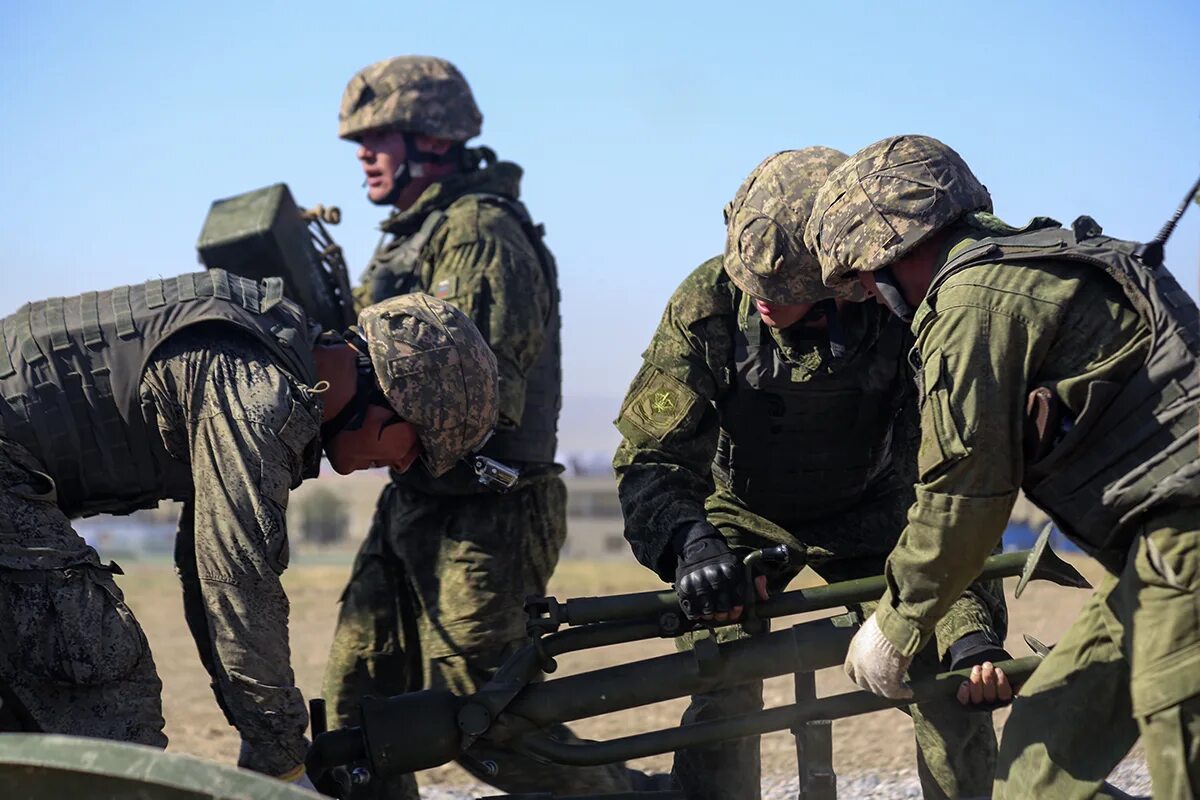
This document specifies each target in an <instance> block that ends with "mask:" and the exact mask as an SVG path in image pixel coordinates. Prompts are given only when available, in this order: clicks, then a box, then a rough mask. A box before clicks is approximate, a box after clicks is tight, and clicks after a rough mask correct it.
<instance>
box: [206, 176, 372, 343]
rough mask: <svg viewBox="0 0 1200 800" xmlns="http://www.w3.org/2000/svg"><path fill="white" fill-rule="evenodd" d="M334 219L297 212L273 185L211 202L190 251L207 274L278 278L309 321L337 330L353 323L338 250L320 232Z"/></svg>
mask: <svg viewBox="0 0 1200 800" xmlns="http://www.w3.org/2000/svg"><path fill="white" fill-rule="evenodd" d="M340 219H341V212H340V211H339V210H338V209H336V208H325V207H323V206H317V207H315V208H313V209H312V210H310V211H301V210H300V207H299V206H297V205H296V201H295V200H293V199H292V193H291V192H290V191H289V190H288V187H287V184H284V183H276V184H273V185H271V186H266V187H263V188H262V189H255V190H254V191H250V192H243V193H242V194H239V195H234V196H233V197H227V198H225V199H223V200H217V201H216V202H214V203H213V204H212V208H211V209H210V210H209V212H208V216H207V217H206V218H205V220H204V227H203V228H202V229H201V231H200V238H199V240H198V241H197V242H196V250H197V251H198V252H199V254H200V260H201V261H202V262H203V263H204V265H205V266H206V267H208V268H209V269H212V268H214V267H220V268H221V269H224V270H228V271H229V272H232V273H234V274H235V275H241V276H243V277H247V278H254V279H256V280H262V279H263V278H269V277H280V278H283V283H284V292H285V294H287V296H288V297H289V298H290V299H292V300H294V301H296V302H297V303H299V304H300V306H301V307H302V308H303V309H304V311H305V313H307V314H308V316H309V317H310V318H311V319H312V320H313V321H315V322H317V323H319V324H320V325H321V327H322V328H323V329H325V330H339V331H340V330H343V329H345V328H346V327H348V326H350V325H352V324H353V323H354V319H355V315H354V309H353V300H352V298H351V296H350V277H349V274H348V272H347V270H346V262H345V259H344V258H343V256H342V249H341V248H340V247H339V246H338V245H337V244H336V243H335V242H334V241H333V237H331V236H330V235H329V231H328V230H327V229H326V228H325V223H329V224H330V225H334V224H337V222H338V221H340Z"/></svg>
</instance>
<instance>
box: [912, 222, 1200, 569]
mask: <svg viewBox="0 0 1200 800" xmlns="http://www.w3.org/2000/svg"><path fill="white" fill-rule="evenodd" d="M1053 225H1054V227H1043V228H1041V229H1035V230H1028V229H1027V230H1025V231H1023V232H1021V233H1018V234H1016V235H1013V236H1003V237H995V238H989V239H982V240H980V241H979V242H977V243H976V244H974V245H972V246H971V247H970V248H968V249H967V250H965V251H964V252H962V253H961V254H959V255H958V256H956V257H955V258H953V259H952V260H951V261H949V262H948V263H947V264H946V265H945V266H944V267H943V268H942V269H941V270H940V271H939V272H938V274H937V275H936V276H935V278H934V281H933V284H932V285H931V286H930V289H929V297H930V298H933V296H934V294H935V293H936V291H937V289H938V287H939V286H940V285H941V284H942V283H943V282H944V281H945V279H946V278H947V277H949V276H950V275H952V274H954V273H956V272H959V271H961V270H963V269H966V268H967V267H970V266H972V265H974V264H982V263H1012V264H1028V265H1029V266H1030V267H1031V268H1033V269H1036V268H1037V266H1036V263H1037V262H1038V261H1046V260H1053V261H1059V262H1062V261H1069V262H1073V263H1078V264H1085V265H1087V266H1089V267H1092V268H1094V269H1096V270H1098V271H1100V272H1102V273H1103V274H1104V275H1107V276H1108V277H1109V278H1111V279H1112V280H1114V281H1116V282H1117V284H1118V285H1119V286H1120V287H1121V289H1122V291H1123V292H1124V294H1125V296H1126V297H1127V298H1128V299H1129V301H1130V303H1131V304H1132V305H1133V307H1134V309H1135V310H1136V311H1137V312H1138V314H1139V315H1140V317H1141V318H1142V321H1143V323H1144V324H1145V325H1146V326H1147V327H1148V328H1149V330H1150V348H1149V352H1148V353H1147V356H1146V362H1145V365H1144V366H1143V367H1142V368H1141V369H1139V370H1138V371H1137V372H1135V373H1134V374H1133V375H1132V376H1131V377H1130V378H1129V380H1128V381H1126V382H1125V383H1124V384H1117V383H1113V382H1109V381H1096V382H1094V383H1092V384H1091V385H1090V386H1089V387H1088V390H1087V399H1086V401H1085V405H1084V408H1083V409H1082V411H1080V413H1079V415H1078V417H1077V418H1076V419H1074V420H1069V421H1067V424H1065V425H1063V426H1062V430H1060V431H1059V432H1058V439H1057V441H1056V442H1055V444H1054V446H1053V448H1052V449H1051V450H1050V452H1049V453H1048V454H1047V455H1045V456H1044V457H1042V458H1041V459H1040V460H1038V461H1035V462H1033V463H1028V464H1026V466H1025V475H1024V478H1023V481H1022V488H1023V489H1024V490H1025V493H1026V495H1028V497H1029V498H1030V499H1031V500H1032V501H1033V502H1034V503H1036V504H1037V505H1038V506H1039V507H1040V508H1042V509H1043V510H1044V511H1045V512H1046V513H1047V514H1049V515H1050V517H1051V518H1052V519H1053V520H1054V522H1055V524H1056V525H1057V526H1058V527H1059V529H1060V530H1062V532H1063V533H1065V534H1067V535H1068V536H1069V537H1071V538H1072V539H1073V540H1074V541H1076V542H1077V543H1079V544H1080V545H1081V546H1083V547H1084V549H1085V550H1087V551H1088V552H1091V553H1097V552H1099V551H1110V552H1111V551H1119V552H1120V553H1122V554H1123V553H1124V551H1125V550H1126V549H1127V548H1128V546H1129V543H1130V542H1131V541H1132V537H1133V535H1134V532H1135V528H1136V521H1137V517H1138V516H1139V515H1140V514H1142V513H1143V512H1145V511H1146V510H1147V509H1150V508H1152V507H1154V506H1158V505H1162V504H1166V505H1169V504H1173V503H1179V504H1185V503H1195V502H1196V501H1197V500H1200V454H1198V453H1197V418H1198V415H1200V371H1198V370H1200V357H1198V353H1200V316H1198V313H1197V309H1196V304H1195V303H1194V302H1193V301H1192V299H1191V298H1190V297H1189V296H1188V294H1187V293H1186V292H1185V291H1184V290H1183V289H1181V288H1180V286H1179V284H1178V283H1177V282H1176V281H1175V278H1174V277H1173V276H1172V275H1171V273H1169V272H1168V271H1167V270H1166V268H1165V267H1157V268H1154V267H1149V266H1146V265H1145V264H1143V263H1142V262H1141V261H1140V260H1139V259H1138V258H1137V256H1135V255H1134V252H1135V250H1137V248H1138V244H1137V243H1135V242H1127V241H1121V240H1119V239H1112V238H1109V237H1107V236H1101V235H1100V227H1099V226H1098V225H1096V223H1095V222H1094V221H1093V220H1092V219H1091V218H1089V217H1080V218H1079V219H1078V220H1076V221H1075V224H1074V226H1073V230H1065V229H1063V228H1061V227H1059V226H1058V225H1057V223H1053ZM1029 388H1030V389H1033V388H1035V387H1032V386H1031V387H1029ZM1049 388H1050V389H1051V390H1053V389H1054V387H1053V386H1050V387H1049ZM1131 523H1132V524H1131Z"/></svg>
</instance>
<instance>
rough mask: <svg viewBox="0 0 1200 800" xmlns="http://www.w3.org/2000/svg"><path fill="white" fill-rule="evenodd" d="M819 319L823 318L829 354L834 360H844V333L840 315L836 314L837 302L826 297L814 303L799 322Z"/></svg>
mask: <svg viewBox="0 0 1200 800" xmlns="http://www.w3.org/2000/svg"><path fill="white" fill-rule="evenodd" d="M821 317H824V318H825V331H826V333H827V334H828V336H829V354H830V355H831V356H833V357H834V358H845V357H846V332H845V330H844V329H843V328H842V318H841V315H839V314H838V307H837V300H835V299H834V298H832V297H827V298H825V299H824V300H821V301H820V302H818V303H814V304H813V307H812V308H810V309H809V310H808V313H807V314H805V315H804V317H803V318H802V319H801V320H800V322H801V323H805V322H816V321H817V320H819V319H820V318H821Z"/></svg>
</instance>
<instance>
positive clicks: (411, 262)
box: [364, 192, 562, 464]
mask: <svg viewBox="0 0 1200 800" xmlns="http://www.w3.org/2000/svg"><path fill="white" fill-rule="evenodd" d="M465 200H473V201H478V202H484V203H490V204H492V205H496V206H500V207H501V208H504V209H505V210H506V211H508V212H509V213H511V214H512V215H513V216H515V217H516V218H517V220H518V221H519V222H520V223H521V228H522V230H523V231H524V232H525V235H526V237H527V238H528V239H529V242H530V244H531V245H532V246H533V248H534V251H535V252H536V253H537V255H538V261H539V264H540V265H541V268H542V271H543V275H544V279H545V284H546V286H547V287H549V290H550V291H551V292H552V298H551V300H552V302H551V305H550V309H549V311H548V313H547V317H546V319H545V324H546V331H545V342H544V344H543V345H542V350H541V352H540V353H539V354H538V357H537V359H536V360H535V361H534V363H533V366H532V367H530V369H529V372H528V373H527V374H526V376H525V406H524V409H523V410H522V414H521V424H520V425H519V426H518V427H517V428H516V429H515V430H501V431H496V433H495V434H494V435H493V436H492V438H491V439H490V440H488V443H487V446H486V447H484V449H483V451H482V452H483V455H486V456H490V457H492V458H495V459H498V460H500V461H519V462H523V463H527V464H549V463H552V462H553V461H554V454H555V451H556V450H557V448H558V414H559V411H560V410H561V408H562V343H561V331H560V329H561V325H562V323H561V318H560V315H559V299H560V298H559V291H558V268H557V265H556V264H555V261H554V256H553V255H552V254H551V253H550V251H549V249H547V247H546V245H545V243H544V242H543V241H542V239H543V235H544V230H543V228H542V226H541V225H537V224H534V222H533V220H532V218H531V217H530V216H529V211H528V210H527V209H526V208H525V206H524V204H522V203H521V202H520V201H518V200H514V199H513V198H511V197H506V196H505V195H501V194H493V193H490V192H474V193H471V194H467V195H463V197H462V198H459V200H456V201H455V203H458V202H462V201H465ZM455 203H451V204H450V206H448V207H447V209H446V211H444V212H443V211H434V212H432V213H430V214H429V215H428V216H427V217H425V219H424V220H423V222H422V223H421V226H420V228H418V229H417V230H416V231H415V232H413V233H412V234H409V235H408V236H402V235H399V234H398V235H397V238H396V239H395V240H394V241H392V242H389V243H387V244H385V245H381V246H380V247H379V248H378V249H377V250H376V254H375V256H374V257H373V258H372V262H371V264H370V266H368V267H367V271H366V273H365V274H364V279H368V278H369V279H370V280H371V281H372V289H371V296H372V301H373V302H380V301H382V300H385V299H387V298H389V297H393V296H395V295H398V294H409V293H412V292H427V293H428V292H429V291H430V289H431V287H429V286H425V285H424V284H423V283H422V282H421V278H420V275H419V274H418V272H419V268H420V264H421V260H422V258H423V256H424V254H425V251H426V249H427V248H428V246H429V243H430V241H431V240H432V239H433V237H434V235H435V234H436V233H437V230H438V229H439V228H440V227H441V226H442V224H444V223H445V221H446V217H447V216H448V215H452V214H453V213H454V210H453V209H454V205H455ZM385 227H386V225H385Z"/></svg>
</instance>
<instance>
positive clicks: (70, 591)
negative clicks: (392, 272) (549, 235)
mask: <svg viewBox="0 0 1200 800" xmlns="http://www.w3.org/2000/svg"><path fill="white" fill-rule="evenodd" d="M359 324H360V327H361V336H358V335H355V336H348V337H347V341H351V340H353V341H354V342H355V345H354V346H353V347H352V346H351V345H350V344H347V343H346V342H343V341H342V340H341V339H337V341H336V342H332V343H319V342H318V341H317V338H316V334H317V331H316V330H315V329H314V328H313V327H312V326H310V325H309V323H308V321H307V319H306V318H305V316H304V314H303V312H302V311H301V310H300V309H299V307H297V306H295V305H294V304H292V303H291V302H290V301H288V300H286V299H284V298H283V296H282V282H280V281H279V280H278V279H270V280H267V281H264V282H261V283H259V282H255V281H250V280H246V279H244V278H240V277H237V276H234V275H230V274H227V273H225V272H224V271H221V270H212V271H210V272H205V273H199V274H188V275H181V276H179V277H177V278H169V279H165V280H152V281H149V282H148V283H146V284H143V285H140V286H122V287H118V288H116V289H113V290H111V291H106V292H88V293H86V294H83V295H81V296H78V297H69V298H51V299H49V300H46V301H42V302H36V303H29V304H27V305H25V306H23V307H22V308H21V309H20V310H18V311H17V312H16V313H15V314H13V315H11V316H9V317H6V318H4V319H3V320H0V339H2V341H3V349H0V389H2V390H3V392H2V393H3V398H4V399H3V401H0V609H3V611H2V612H0V681H2V682H4V683H6V684H7V685H8V686H9V687H10V688H11V690H12V691H13V692H14V693H15V694H16V695H17V697H18V699H19V700H20V701H21V702H22V703H23V705H24V706H25V707H26V709H27V710H28V712H29V714H30V715H31V716H32V718H33V721H34V722H35V723H36V726H37V727H38V728H40V729H41V730H44V731H47V732H56V733H70V734H77V735H85V736H97V737H102V738H109V739H118V740H123V741H131V742H138V743H142V744H148V745H154V746H158V747H163V746H165V745H166V743H167V740H166V737H165V736H164V735H163V718H162V710H161V698H160V694H161V683H160V681H159V679H158V676H157V674H156V672H155V666H154V660H153V657H152V656H151V653H150V649H149V646H148V643H147V641H146V637H145V636H144V635H143V633H142V630H141V627H140V626H139V625H138V622H137V620H136V619H135V618H134V616H133V614H132V612H131V611H130V610H129V608H128V607H127V606H126V605H125V604H124V602H123V601H122V595H121V592H120V590H119V589H118V588H117V585H116V583H115V582H114V580H113V574H114V573H115V574H120V570H119V569H118V568H117V567H116V565H114V564H111V563H110V564H108V565H107V566H106V565H104V564H102V563H101V562H100V559H99V556H98V555H97V553H96V551H95V550H93V549H92V548H91V547H89V546H88V545H87V544H86V543H85V542H84V540H83V539H82V538H81V537H80V536H79V535H78V534H76V533H75V532H74V531H73V530H72V528H71V523H70V518H71V517H75V516H79V515H82V514H95V513H101V512H103V513H116V514H122V513H130V512H132V511H135V510H137V509H139V508H148V507H152V506H154V505H155V504H157V502H158V501H159V500H163V499H175V500H182V501H184V504H185V505H184V512H183V515H182V518H181V519H180V524H179V532H178V537H177V540H176V563H177V566H178V571H179V575H180V578H181V581H182V584H183V593H184V609H185V613H186V617H187V623H188V626H189V628H190V629H191V633H192V635H193V637H194V638H195V641H196V645H197V647H198V649H199V652H200V657H201V660H202V661H203V663H204V666H205V668H206V669H207V671H208V673H209V675H210V676H211V678H212V686H213V691H214V693H215V694H216V697H217V702H218V703H219V704H220V706H221V709H222V710H223V711H224V713H225V715H226V718H227V719H228V720H229V722H230V724H232V725H234V726H235V727H236V728H237V730H238V733H239V734H240V735H241V739H242V748H241V755H240V758H239V760H238V763H239V765H241V766H243V767H247V768H249V769H253V770H255V771H258V772H261V773H265V774H268V775H273V776H278V777H281V778H284V779H289V780H304V778H303V762H304V757H305V751H306V748H307V742H306V740H305V736H304V730H305V727H306V724H307V714H306V712H305V707H304V702H303V698H302V697H301V696H300V692H299V690H298V689H297V688H296V685H295V679H294V676H293V673H292V668H291V661H290V653H289V648H288V602H287V597H286V596H285V594H284V591H283V588H282V586H281V584H280V575H281V573H282V572H283V571H284V569H285V568H286V567H287V564H288V539H287V526H286V519H285V515H284V512H285V509H286V507H287V502H288V493H289V491H290V490H291V488H293V487H295V486H296V485H297V484H299V482H300V481H301V480H302V479H303V478H306V477H312V476H315V475H316V474H317V469H318V464H319V460H320V456H321V452H322V447H323V448H324V452H325V454H326V455H327V456H328V458H329V461H330V463H331V464H332V465H333V467H334V469H336V470H337V471H339V472H343V473H346V472H351V471H353V470H357V469H364V468H367V467H371V466H378V465H383V464H386V465H388V466H391V467H393V468H395V469H397V470H399V471H403V470H406V469H408V467H409V466H410V465H412V464H413V463H414V461H416V460H417V459H418V458H420V459H421V460H422V461H423V462H424V463H425V464H426V465H427V467H428V468H429V469H430V471H431V472H434V473H437V474H441V473H444V472H446V471H448V470H449V469H451V468H452V467H453V465H454V464H455V462H456V461H457V460H458V459H459V458H460V457H461V456H463V455H466V454H468V453H470V452H471V451H472V450H474V449H475V448H476V447H478V446H479V445H480V444H481V443H482V442H483V440H484V439H485V438H486V437H487V435H488V434H489V433H490V431H491V429H492V426H493V424H494V423H495V419H496V399H495V397H496V383H497V378H496V364H495V359H494V357H493V356H492V354H491V352H490V350H488V348H487V346H486V345H485V343H484V342H483V340H482V338H481V337H480V336H479V333H478V332H477V331H476V330H475V328H474V326H473V325H472V324H471V322H470V320H468V319H467V318H466V317H465V316H464V315H463V314H461V313H460V312H459V311H457V310H456V309H454V308H453V307H452V306H450V305H448V304H446V303H443V302H441V301H438V300H435V299H433V298H430V297H426V296H422V295H413V296H411V297H405V298H397V299H395V300H391V301H388V302H387V303H383V304H380V305H377V306H373V307H371V308H369V309H366V310H364V311H363V313H362V315H361V317H360V321H359ZM362 337H365V339H363V338H362Z"/></svg>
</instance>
